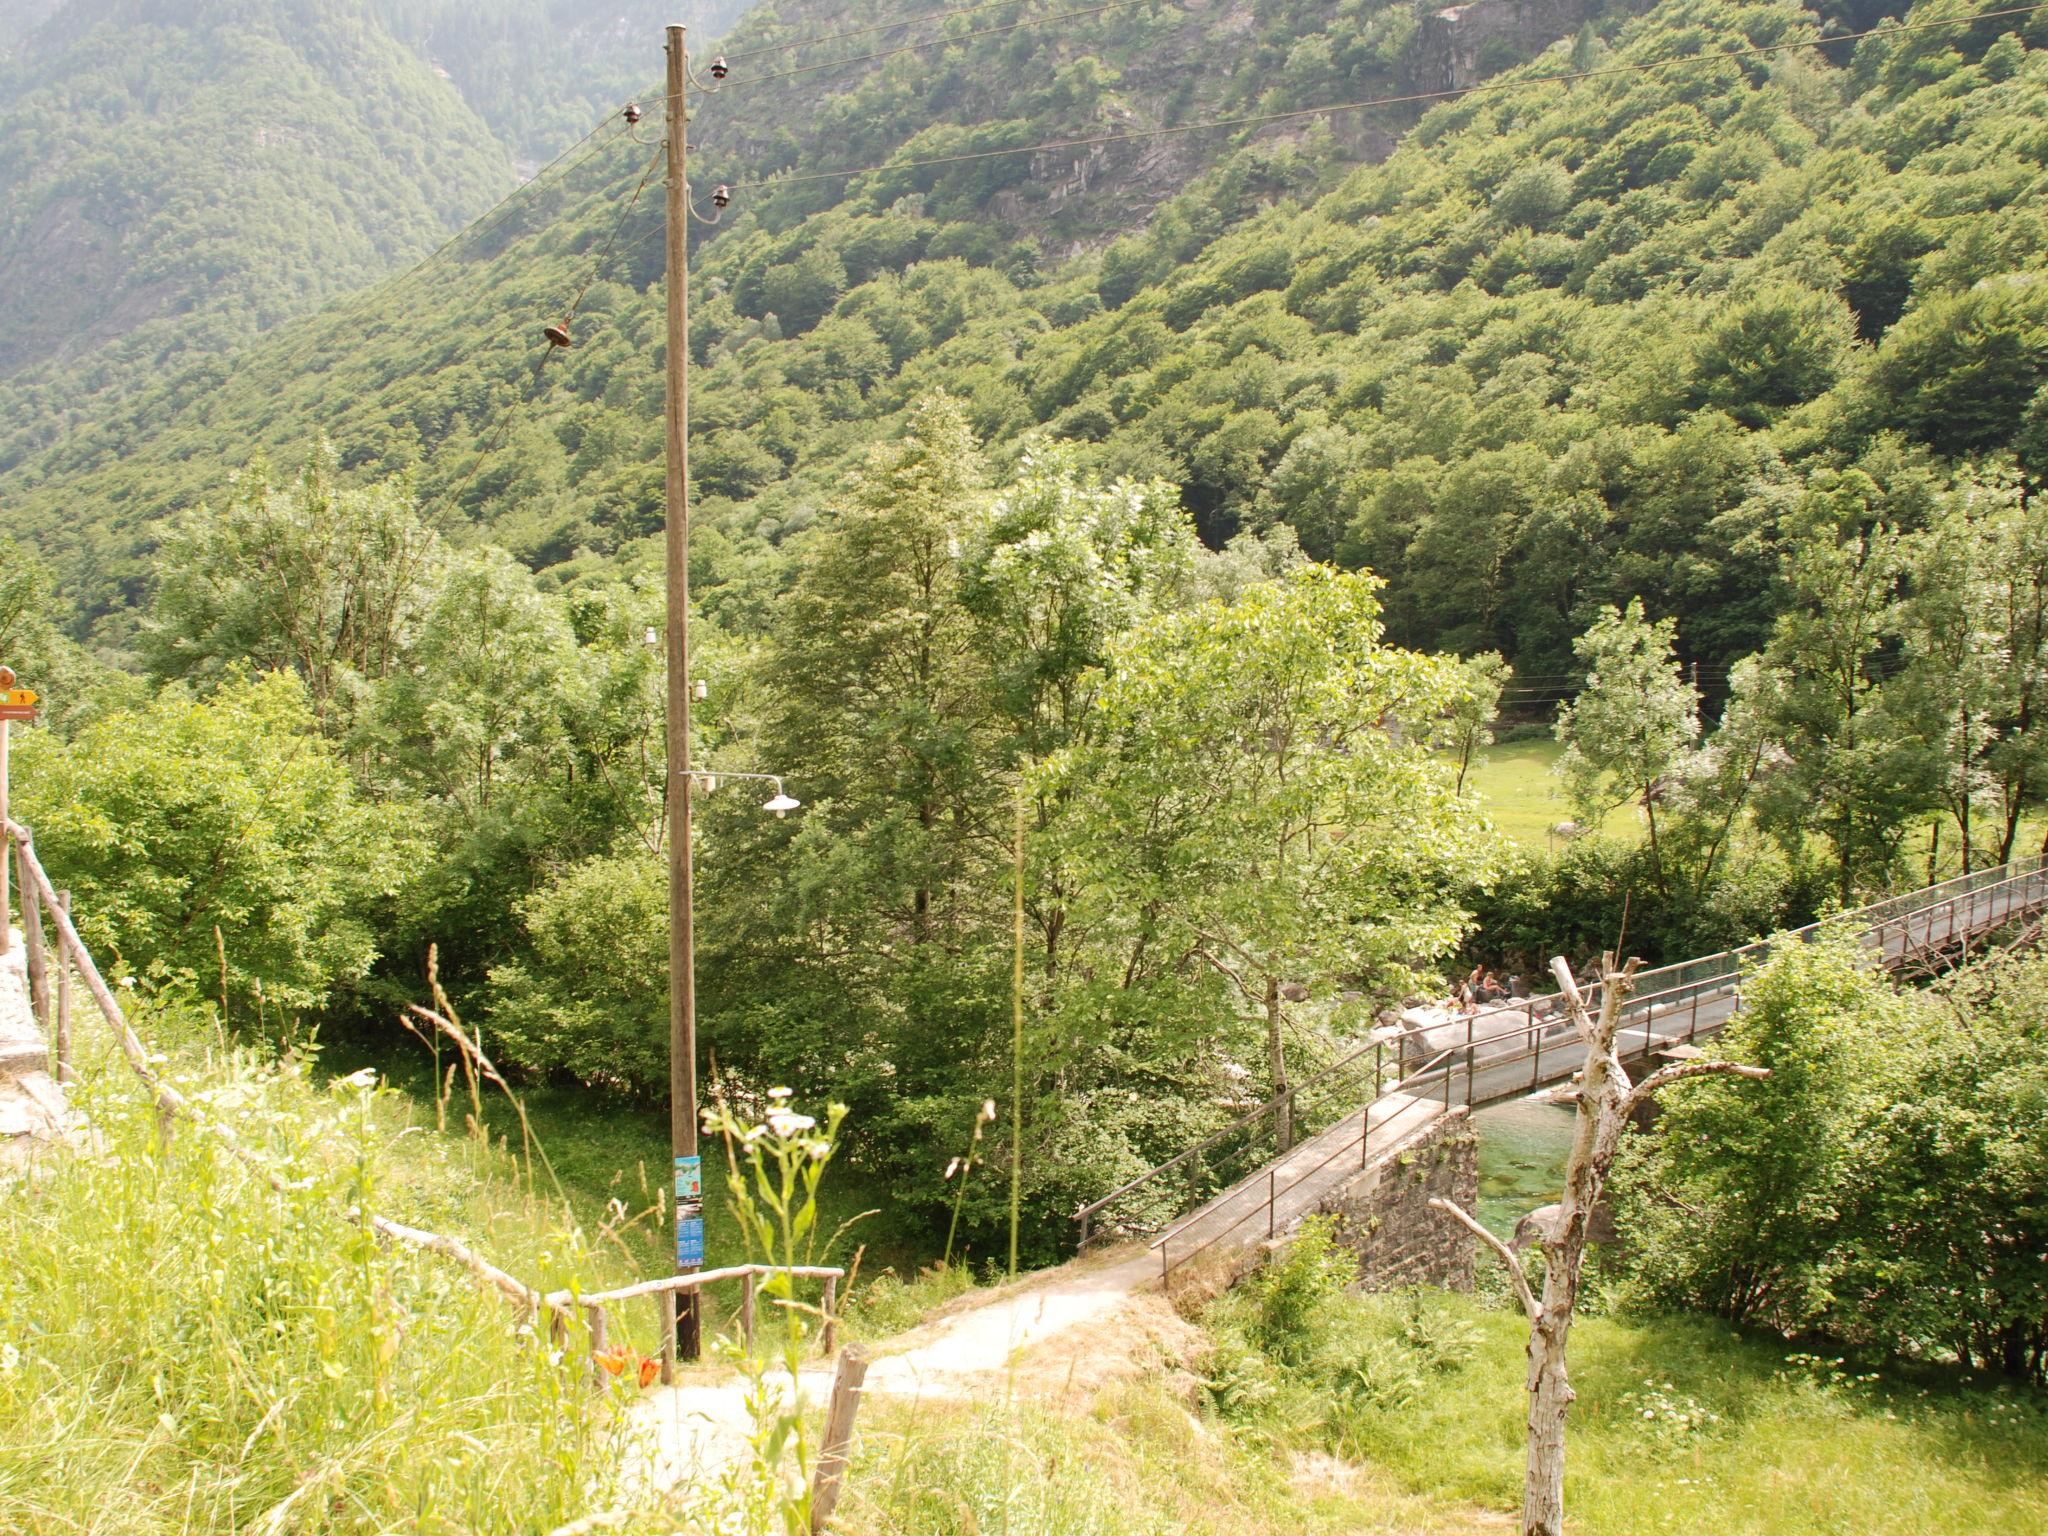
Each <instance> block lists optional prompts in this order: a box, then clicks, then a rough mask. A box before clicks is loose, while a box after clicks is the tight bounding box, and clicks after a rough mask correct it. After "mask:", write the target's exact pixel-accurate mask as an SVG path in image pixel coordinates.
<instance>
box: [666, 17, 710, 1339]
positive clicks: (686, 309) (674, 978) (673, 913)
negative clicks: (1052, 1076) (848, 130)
mask: <svg viewBox="0 0 2048 1536" xmlns="http://www.w3.org/2000/svg"><path fill="white" fill-rule="evenodd" d="M683 37H684V29H683V28H682V27H670V28H669V29H668V95H667V98H666V106H667V112H668V116H667V123H668V413H667V415H668V421H667V427H668V437H667V462H668V540H667V545H668V902H669V924H668V1123H669V1147H670V1151H671V1152H672V1153H673V1155H674V1158H675V1223H676V1226H675V1234H676V1273H677V1274H689V1273H691V1272H693V1271H695V1270H699V1269H702V1268H703V1267H704V1199H703V1174H702V1167H703V1165H702V1163H701V1162H700V1160H699V1158H698V1155H697V952H696V935H695V931H694V928H693V925H692V917H693V913H692V910H691V903H692V900H693V895H694V892H693V871H692V869H691V865H690V853H691V849H690V798H691V791H692V790H693V789H694V788H695V785H694V784H693V782H692V780H691V773H690V249H689V238H690V229H689V222H688V221H689V216H690V202H689V188H688V185H687V184H686V182H685V177H686V176H687V175H688V171H689V113H688V110H687V108H686V106H685V104H684V98H683V88H684V85H685V83H686V82H687V81H688V79H689V70H690V63H689V56H688V55H687V54H686V53H685V52H684V51H683V49H684V42H683ZM698 1307H699V1304H698V1299H697V1293H696V1292H695V1291H694V1290H691V1291H681V1292H678V1293H677V1295H676V1333H675V1339H674V1349H675V1358H676V1359H678V1360H695V1359H696V1358H697V1357H698V1355H699V1353H700V1352H701V1349H702V1323H701V1319H700V1317H699V1311H698Z"/></svg>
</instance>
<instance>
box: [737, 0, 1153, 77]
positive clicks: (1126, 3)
mask: <svg viewBox="0 0 2048 1536" xmlns="http://www.w3.org/2000/svg"><path fill="white" fill-rule="evenodd" d="M1158 3H1159V0H1105V3H1104V4H1102V5H1091V6H1089V7H1087V8H1086V9H1085V10H1079V11H1059V12H1056V13H1055V14H1053V15H1051V16H1027V17H1026V18H1025V19H1024V20H1022V21H1013V22H1010V23H1009V24H1008V25H1006V26H1001V27H983V28H982V29H981V30H980V31H978V32H959V33H955V34H954V35H952V36H950V37H934V38H928V39H926V40H925V41H924V42H921V43H905V44H904V45H903V46H902V47H900V48H884V49H882V50H881V51H880V52H879V53H857V54H855V55H854V56H853V57H852V58H850V59H832V60H830V61H828V62H826V63H822V64H798V65H796V66H795V67H794V68H791V69H778V70H777V71H775V73H774V74H772V75H746V76H742V77H738V78H735V79H734V80H733V81H732V82H731V83H732V84H734V85H762V84H765V83H766V82H767V81H770V80H786V79H788V78H789V77H790V76H791V75H808V74H814V73H816V72H817V71H818V70H821V69H843V68H845V67H846V66H847V65H849V64H871V63H873V62H874V61H875V60H876V59H893V58H895V57H896V56H897V55H898V54H903V53H922V52H923V51H924V50H925V49H927V48H947V47H950V46H952V45H953V44H954V43H970V42H973V41H974V39H976V38H977V37H1000V36H1002V34H1004V33H1005V32H1016V31H1020V30H1022V29H1023V28H1025V27H1042V26H1045V25H1047V24H1048V23H1051V22H1055V21H1078V20H1079V19H1080V18H1081V17H1083V16H1100V15H1101V14H1102V13H1103V12H1104V11H1122V10H1128V9H1129V8H1130V7H1131V6H1134V5H1156V4H1158ZM1184 19H1185V20H1189V21H1192V20H1193V19H1194V18H1193V17H1192V16H1189V17H1186V18H1184Z"/></svg>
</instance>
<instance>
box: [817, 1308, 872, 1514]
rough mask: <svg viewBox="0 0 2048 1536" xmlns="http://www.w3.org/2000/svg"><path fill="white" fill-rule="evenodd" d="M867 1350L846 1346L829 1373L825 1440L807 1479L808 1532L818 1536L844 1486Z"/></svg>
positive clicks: (837, 1501)
mask: <svg viewBox="0 0 2048 1536" xmlns="http://www.w3.org/2000/svg"><path fill="white" fill-rule="evenodd" d="M867 1375H868V1356H867V1351H866V1350H864V1349H862V1348H861V1347H860V1346H859V1345H858V1344H849V1345H847V1346H846V1353H845V1354H843V1355H841V1356H840V1357H839V1369H838V1370H837V1371H836V1372H835V1373H834V1374H833V1377H832V1400H831V1402H830V1403H829V1404H828V1405H827V1406H826V1409H825V1443H824V1445H823V1447H822V1448H821V1449H820V1450H819V1453H818V1469H817V1472H816V1474H815V1475H814V1476H813V1477H812V1479H811V1536H819V1533H821V1532H822V1531H823V1530H824V1529H825V1527H826V1526H827V1525H828V1524H829V1523H830V1522H831V1519H832V1511H833V1510H834V1509H836V1508H838V1507H839V1495H840V1493H841V1491H842V1490H843V1489H844V1488H845V1486H846V1463H847V1459H848V1456H849V1454H850V1452H851V1450H852V1446H853V1418H854V1415H855V1414H857V1413H859V1412H860V1392H861V1383H862V1382H864V1381H866V1380H867Z"/></svg>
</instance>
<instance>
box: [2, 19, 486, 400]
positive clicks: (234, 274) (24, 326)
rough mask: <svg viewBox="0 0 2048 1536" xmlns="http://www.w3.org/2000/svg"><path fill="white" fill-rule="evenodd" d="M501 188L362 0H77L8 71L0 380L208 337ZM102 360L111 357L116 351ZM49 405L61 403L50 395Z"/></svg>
mask: <svg viewBox="0 0 2048 1536" xmlns="http://www.w3.org/2000/svg"><path fill="white" fill-rule="evenodd" d="M511 185H512V177H511V168H510V165H509V163H508V161H507V159H506V157H505V155H504V154H503V152H502V151H501V150H500V149H499V147H498V146H497V145H496V144H495V143H493V142H492V139H491V136H490V134H489V133H488V132H487V131H486V130H485V129H484V128H483V126H482V125H481V124H480V123H478V122H477V121H476V119H475V117H474V116H473V115H472V114H471V113H470V112H468V111H467V110H466V109H465V108H464V107H463V104H462V102H461V99H460V98H459V97H458V96H457V95H456V93H455V92H454V91H453V90H452V89H451V88H450V87H449V86H448V84H447V83H446V82H445V81H442V80H440V79H438V78H436V77H435V75H434V74H433V72H432V71H431V70H430V69H429V68H428V66H427V65H426V64H425V63H424V62H423V61H421V60H420V59H419V58H417V57H415V56H414V55H412V54H411V53H410V52H408V51H407V50H406V49H404V48H402V47H400V46H399V45H398V44H397V43H396V42H394V41H393V40H392V38H391V37H390V36H389V35H388V34H386V33H385V32H384V31H383V30H382V29H381V28H379V27H377V26H376V25H375V24H374V23H373V22H372V21H371V20H370V18H369V16H368V15H367V13H366V12H365V11H364V10H363V9H362V8H361V7H360V6H355V5H333V4H323V5H285V4H263V5H240V6H223V5H209V4H198V3H194V4H182V5H164V4H149V5H141V4H133V3H128V0H72V3H70V4H68V5H65V6H64V7H62V8H61V9H60V10H59V11H58V12H57V13H56V14H55V15H54V16H52V17H51V18H50V19H49V20H48V21H46V22H45V23H44V24H43V26H42V27H41V28H40V29H39V30H38V31H37V32H35V33H34V34H33V37H32V39H31V41H30V42H29V43H28V44H27V45H26V46H25V47H23V48H22V49H21V50H20V51H19V52H18V53H17V54H16V56H15V57H14V58H13V59H11V60H9V61H8V63H7V64H6V66H5V73H4V76H0V210H4V211H0V287H4V288H5V290H6V291H7V292H8V293H9V294H10V295H14V296H16V297H17V299H19V300H22V301H23V302H19V303H18V304H17V305H16V306H15V318H14V322H13V323H12V324H10V325H9V326H8V328H7V334H6V336H5V338H4V340H0V375H17V374H20V373H21V372H22V371H23V370H25V369H28V368H31V367H33V366H34V365H36V364H40V363H58V364H65V365H71V367H70V370H69V372H68V378H67V381H66V382H67V385H68V387H69V388H70V389H72V390H74V391H76V392H78V393H80V394H89V393H90V392H91V390H92V389H93V387H94V384H95V380H94V379H93V378H92V377H91V375H90V374H89V373H88V374H86V375H84V376H83V377H81V376H80V374H79V373H78V372H77V370H76V365H77V363H78V360H79V359H81V358H83V357H86V356H88V355H89V354H91V353H92V352H93V351H94V349H95V348H97V347H99V346H100V345H102V344H103V343H105V342H108V341H110V340H114V339H117V338H122V337H128V338H131V345H130V346H129V347H128V348H126V349H124V351H123V352H122V353H121V354H120V362H119V366H123V367H128V368H142V369H149V368H152V367H156V366H160V365H161V362H162V360H163V355H164V354H165V353H166V352H169V353H172V354H175V353H176V352H177V351H179V350H183V349H187V348H190V349H195V350H202V351H219V350H222V349H223V348H224V347H225V346H227V345H228V344H230V343H232V342H235V341H241V340H246V339H248V338H249V337H251V336H253V335H254V334H255V333H257V332H259V331H261V330H264V329H266V328H268V327H270V326H272V325H275V324H276V323H277V322H279V321H280V320H284V319H288V318H290V317H291V316H294V315H297V314H303V313H305V312H306V311H308V310H311V309H314V308H316V307H318V306H319V304H321V303H322V302H324V301H326V300H328V299H332V298H335V297H338V296H340V295H342V294H345V293H348V292H350V291H352V290H354V289H356V288H360V287H362V286H363V285H364V284H365V283H367V282H369V281H371V280H372V279H374V278H376V277H378V276H381V275H382V274H383V273H385V272H387V271H389V270H390V269H391V268H392V267H393V266H394V265H396V264H397V263H398V262H399V261H400V260H401V259H402V258H404V257H406V256H409V255H417V254H421V253H423V252H424V251H426V250H427V249H430V248H431V247H432V246H433V245H434V244H435V243H437V242H438V241H439V240H440V239H441V238H442V237H444V236H445V235H446V233H447V232H448V231H449V230H450V229H451V228H452V227H453V226H454V225H455V224H457V223H458V222H460V221H461V219H462V218H463V217H465V216H467V215H468V214H470V213H473V212H475V211H476V210H477V209H479V208H480V207H482V206H483V205H485V204H487V203H488V202H490V201H491V200H492V199H493V198H494V197H496V196H500V195H502V194H503V193H504V192H505V191H507V190H509V188H510V186H511ZM101 366H103V367H106V366H115V364H114V363H113V362H112V361H111V360H109V361H108V362H105V363H102V364H101ZM45 398H46V399H48V400H49V403H50V405H51V406H52V407H53V408H55V407H56V406H57V404H58V402H57V400H56V398H55V397H54V395H53V396H49V397H45Z"/></svg>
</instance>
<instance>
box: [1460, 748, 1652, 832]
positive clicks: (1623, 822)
mask: <svg viewBox="0 0 2048 1536" xmlns="http://www.w3.org/2000/svg"><path fill="white" fill-rule="evenodd" d="M1562 750H1563V749H1562V748H1560V747H1559V746H1558V744H1557V743H1556V742H1555V741H1552V740H1551V739H1550V738H1548V737H1540V738H1537V739H1535V740H1530V741H1504V742H1499V743H1496V744H1495V745H1493V746H1490V747H1488V748H1487V749H1486V750H1485V751H1484V752H1483V753H1481V754H1480V761H1479V763H1478V764H1477V766H1475V767H1474V768H1473V770H1472V773H1471V782H1472V784H1473V786H1474V787H1475V788H1476V789H1477V790H1478V791H1479V797H1480V800H1481V801H1482V802H1483V803H1484V804H1485V807H1486V813H1487V815H1489V816H1491V817H1492V818H1493V823H1494V825H1495V826H1496V827H1498V828H1499V829H1500V830H1501V832H1502V834H1503V835H1505V836H1506V837H1508V838H1509V839H1510V840H1511V841H1514V842H1517V843H1520V844H1521V845H1522V846H1524V847H1525V848H1536V849H1544V848H1554V847H1556V846H1557V839H1556V838H1555V837H1553V836H1552V835H1551V830H1550V829H1551V828H1552V827H1554V826H1556V825H1557V824H1558V823H1559V822H1561V821H1570V820H1572V819H1573V811H1572V808H1571V803H1570V802H1569V801H1568V800H1567V799H1566V798H1565V793H1564V780H1562V779H1560V778H1559V777H1558V775H1557V760H1558V758H1559V756H1560V755H1562ZM1640 827H1641V818H1640V817H1639V816H1638V815H1637V813H1636V810H1635V807H1633V806H1628V805H1624V806H1620V807H1617V808H1616V809H1614V810H1612V811H1610V812H1608V814H1607V818H1606V820H1605V821H1604V822H1602V823H1601V828H1600V829H1601V831H1602V832H1604V833H1606V834H1607V835H1608V836H1610V837H1626V838H1630V839H1633V838H1635V837H1638V836H1640V835H1641V832H1640Z"/></svg>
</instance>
